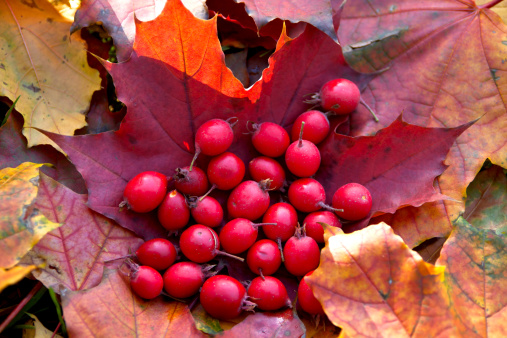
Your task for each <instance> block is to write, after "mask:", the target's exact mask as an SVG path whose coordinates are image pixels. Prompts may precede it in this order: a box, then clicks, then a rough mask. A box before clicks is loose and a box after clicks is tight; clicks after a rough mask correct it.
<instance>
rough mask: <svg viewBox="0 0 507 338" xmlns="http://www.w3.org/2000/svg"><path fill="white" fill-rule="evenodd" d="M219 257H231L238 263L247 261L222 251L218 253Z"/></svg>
mask: <svg viewBox="0 0 507 338" xmlns="http://www.w3.org/2000/svg"><path fill="white" fill-rule="evenodd" d="M216 252H217V253H218V254H219V255H222V256H227V257H231V258H234V259H237V260H238V261H241V262H244V261H245V259H244V258H241V257H238V256H234V255H232V254H230V253H228V252H225V251H221V250H217V251H216Z"/></svg>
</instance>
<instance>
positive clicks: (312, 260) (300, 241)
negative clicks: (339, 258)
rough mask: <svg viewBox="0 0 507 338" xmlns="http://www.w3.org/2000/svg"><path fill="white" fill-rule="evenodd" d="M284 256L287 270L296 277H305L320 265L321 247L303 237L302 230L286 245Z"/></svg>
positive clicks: (310, 239) (308, 238)
mask: <svg viewBox="0 0 507 338" xmlns="http://www.w3.org/2000/svg"><path fill="white" fill-rule="evenodd" d="M283 256H284V257H285V261H284V265H285V268H286V269H287V271H289V272H290V273H291V274H293V275H294V276H304V275H305V274H306V273H308V272H310V271H312V270H315V269H316V268H317V267H318V266H319V263H320V249H319V245H318V244H317V242H316V241H315V240H314V239H313V238H311V237H308V236H306V235H301V234H300V229H299V230H298V232H297V233H296V235H295V236H293V237H291V238H289V240H287V243H285V246H284V248H283Z"/></svg>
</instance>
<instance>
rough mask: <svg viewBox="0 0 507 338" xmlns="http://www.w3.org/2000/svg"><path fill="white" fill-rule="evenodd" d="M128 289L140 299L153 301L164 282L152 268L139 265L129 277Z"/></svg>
mask: <svg viewBox="0 0 507 338" xmlns="http://www.w3.org/2000/svg"><path fill="white" fill-rule="evenodd" d="M130 287H131V288H132V291H134V292H135V294H136V295H138V296H139V297H141V298H144V299H153V298H155V297H157V296H158V295H160V292H162V288H163V287H164V281H163V280H162V276H161V275H160V273H159V272H158V271H157V270H155V269H153V268H152V267H149V266H145V265H141V266H138V269H137V270H136V271H134V272H133V273H132V275H131V277H130Z"/></svg>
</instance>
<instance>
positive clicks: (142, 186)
mask: <svg viewBox="0 0 507 338" xmlns="http://www.w3.org/2000/svg"><path fill="white" fill-rule="evenodd" d="M166 191H167V178H166V177H165V176H164V175H162V174H161V173H157V172H155V171H145V172H142V173H140V174H138V175H136V176H135V177H134V178H132V179H131V180H130V181H129V182H128V183H127V186H126V187H125V191H124V192H123V199H124V202H122V203H121V204H120V207H122V206H123V205H124V204H126V205H127V207H128V208H129V209H132V210H133V211H135V212H150V211H152V210H155V208H156V207H158V205H159V204H160V203H161V202H162V200H163V199H164V196H165V194H166Z"/></svg>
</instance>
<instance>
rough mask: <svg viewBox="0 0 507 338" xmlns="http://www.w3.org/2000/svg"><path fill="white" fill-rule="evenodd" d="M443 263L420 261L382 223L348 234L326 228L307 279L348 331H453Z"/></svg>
mask: <svg viewBox="0 0 507 338" xmlns="http://www.w3.org/2000/svg"><path fill="white" fill-rule="evenodd" d="M443 272H444V269H443V268H441V267H434V266H433V265H431V264H428V263H425V262H424V261H423V260H422V259H421V257H420V256H419V255H418V254H417V253H416V252H414V251H411V250H410V249H409V248H408V247H407V246H406V244H405V243H403V241H402V240H401V238H400V237H398V236H396V235H394V233H393V231H392V229H391V228H390V227H389V226H387V225H386V224H384V223H380V224H376V225H371V226H369V227H367V228H365V229H363V230H360V231H356V232H354V233H352V234H343V233H342V231H341V230H340V229H337V228H332V229H330V228H329V227H327V228H326V247H325V248H324V249H323V250H322V256H321V263H320V266H319V268H317V270H316V271H315V272H314V273H313V275H312V276H310V277H306V281H307V282H308V283H309V284H310V286H311V287H312V290H313V291H314V293H315V296H316V297H317V299H319V301H320V302H321V303H322V304H323V307H324V310H325V312H326V315H327V316H328V318H329V319H330V320H331V321H332V322H333V324H335V325H337V326H340V327H342V329H343V330H344V331H345V334H346V335H347V336H359V335H361V336H384V337H403V336H412V335H415V334H417V335H419V336H430V337H435V336H437V335H440V336H444V337H445V336H452V335H453V334H454V331H453V330H454V329H453V327H452V320H451V316H450V313H449V310H448V303H447V298H446V293H445V291H444V283H443V276H444V275H443Z"/></svg>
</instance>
